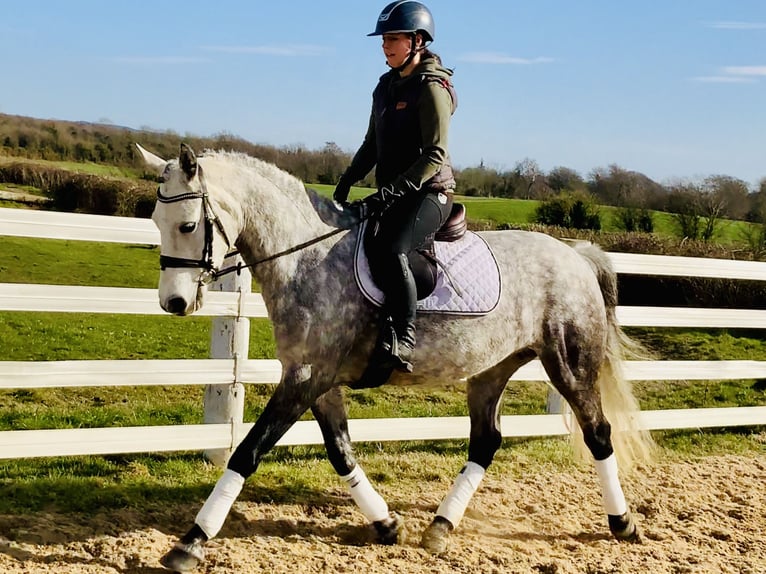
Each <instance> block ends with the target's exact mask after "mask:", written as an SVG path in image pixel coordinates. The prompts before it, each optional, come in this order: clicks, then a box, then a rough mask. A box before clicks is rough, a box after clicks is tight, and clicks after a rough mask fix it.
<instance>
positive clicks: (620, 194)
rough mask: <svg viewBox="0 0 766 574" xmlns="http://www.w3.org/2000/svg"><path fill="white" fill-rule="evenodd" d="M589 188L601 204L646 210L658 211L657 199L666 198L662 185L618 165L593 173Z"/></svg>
mask: <svg viewBox="0 0 766 574" xmlns="http://www.w3.org/2000/svg"><path fill="white" fill-rule="evenodd" d="M588 188H589V190H590V192H591V193H592V194H593V195H595V196H596V197H597V198H598V199H599V202H600V203H603V204H606V205H615V206H617V207H635V208H645V209H657V205H656V201H655V200H656V198H657V197H658V196H663V197H664V195H665V193H666V190H665V189H664V188H663V187H662V186H661V185H659V184H658V183H656V182H654V181H652V180H651V179H650V178H648V177H647V176H645V175H644V174H642V173H639V172H637V171H629V170H626V169H623V168H621V167H620V166H618V165H616V164H611V165H610V166H609V167H608V168H596V169H594V170H593V171H591V173H590V178H589V180H588Z"/></svg>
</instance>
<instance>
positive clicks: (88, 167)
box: [0, 156, 140, 178]
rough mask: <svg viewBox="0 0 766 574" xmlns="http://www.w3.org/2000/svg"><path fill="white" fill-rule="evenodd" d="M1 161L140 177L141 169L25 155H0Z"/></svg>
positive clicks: (116, 175) (108, 175)
mask: <svg viewBox="0 0 766 574" xmlns="http://www.w3.org/2000/svg"><path fill="white" fill-rule="evenodd" d="M0 163H28V164H35V165H41V166H48V167H55V168H60V169H67V170H69V171H77V172H81V173H89V174H92V175H100V176H104V177H128V178H133V177H138V176H139V175H140V173H139V170H136V169H131V168H123V167H117V166H113V165H104V164H100V163H93V162H86V163H80V162H74V161H48V160H44V159H34V160H32V159H27V158H23V157H12V156H0Z"/></svg>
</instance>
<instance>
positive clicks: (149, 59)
mask: <svg viewBox="0 0 766 574" xmlns="http://www.w3.org/2000/svg"><path fill="white" fill-rule="evenodd" d="M110 61H112V62H115V63H117V64H138V65H157V64H159V65H163V66H173V65H187V64H204V63H208V62H211V60H210V58H188V57H181V56H136V57H133V56H125V57H118V58H111V59H110Z"/></svg>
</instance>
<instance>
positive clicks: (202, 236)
mask: <svg viewBox="0 0 766 574" xmlns="http://www.w3.org/2000/svg"><path fill="white" fill-rule="evenodd" d="M136 147H138V150H139V151H140V152H141V156H142V157H143V159H144V161H145V162H146V164H147V165H148V166H149V167H151V168H153V169H154V170H156V171H157V173H159V174H160V186H159V188H158V189H157V203H156V205H155V208H154V213H153V214H152V220H153V221H154V223H155V224H156V225H157V227H158V228H159V230H160V270H161V271H160V283H159V297H160V305H161V306H162V308H163V309H164V310H165V311H167V312H168V313H174V314H176V315H188V314H190V313H194V312H195V311H197V310H198V309H199V308H200V307H201V306H202V302H203V298H204V295H205V292H206V290H207V285H208V284H209V283H210V282H211V281H212V280H213V279H215V276H216V272H217V270H218V269H219V268H220V266H221V263H222V262H223V260H224V258H225V256H226V254H227V252H228V251H229V250H230V249H233V240H235V239H236V235H235V234H234V231H233V230H234V229H235V223H234V221H233V220H232V218H231V216H230V215H229V214H228V212H226V211H225V210H222V209H217V210H216V209H215V207H216V204H215V202H213V201H211V198H210V197H209V195H208V189H207V186H206V183H205V179H204V175H203V173H202V167H201V166H200V165H199V163H198V162H197V158H196V156H195V155H194V152H193V151H192V150H191V148H190V147H189V146H187V145H186V144H181V153H180V156H179V158H178V159H177V160H176V159H174V160H171V161H166V160H164V159H162V158H160V157H158V156H156V155H154V154H153V153H151V152H148V151H147V150H145V149H144V148H142V147H141V146H139V145H138V144H136ZM227 230H228V231H227ZM230 240H231V241H230Z"/></svg>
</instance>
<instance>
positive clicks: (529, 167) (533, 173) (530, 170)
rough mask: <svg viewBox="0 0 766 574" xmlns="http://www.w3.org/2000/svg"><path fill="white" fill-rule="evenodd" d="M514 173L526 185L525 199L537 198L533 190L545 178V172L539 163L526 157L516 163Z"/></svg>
mask: <svg viewBox="0 0 766 574" xmlns="http://www.w3.org/2000/svg"><path fill="white" fill-rule="evenodd" d="M513 171H514V173H515V174H516V176H517V177H519V178H520V179H521V180H522V182H523V184H524V191H523V198H524V199H532V198H533V197H535V194H534V193H533V188H535V183H536V182H537V181H538V179H540V178H541V176H543V172H542V170H541V169H540V166H539V165H538V164H537V162H536V161H535V160H533V159H530V158H528V157H525V158H524V159H522V160H521V161H518V162H516V166H515V167H514V168H513ZM546 187H547V186H546Z"/></svg>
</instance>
